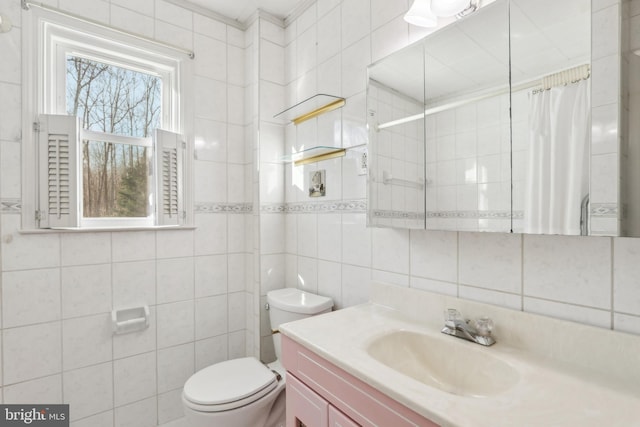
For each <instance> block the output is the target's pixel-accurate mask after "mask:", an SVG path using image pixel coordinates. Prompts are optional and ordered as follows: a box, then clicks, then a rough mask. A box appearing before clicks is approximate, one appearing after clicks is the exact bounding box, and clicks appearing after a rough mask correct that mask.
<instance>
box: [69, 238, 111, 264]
mask: <svg viewBox="0 0 640 427" xmlns="http://www.w3.org/2000/svg"><path fill="white" fill-rule="evenodd" d="M60 246H61V249H62V250H61V263H62V265H63V266H68V265H85V264H104V263H108V262H111V233H79V234H69V233H66V234H65V233H62V234H61V235H60Z"/></svg>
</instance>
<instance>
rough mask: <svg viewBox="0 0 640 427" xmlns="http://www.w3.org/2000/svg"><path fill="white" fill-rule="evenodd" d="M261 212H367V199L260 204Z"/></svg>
mask: <svg viewBox="0 0 640 427" xmlns="http://www.w3.org/2000/svg"><path fill="white" fill-rule="evenodd" d="M260 212H261V213H286V214H305V213H316V214H318V213H340V212H344V213H366V212H367V200H366V199H355V200H331V201H326V202H325V201H322V202H294V203H272V204H264V205H261V206H260Z"/></svg>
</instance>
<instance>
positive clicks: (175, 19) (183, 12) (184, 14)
mask: <svg viewBox="0 0 640 427" xmlns="http://www.w3.org/2000/svg"><path fill="white" fill-rule="evenodd" d="M155 12H156V19H160V20H162V21H165V22H171V23H173V24H175V25H179V26H180V27H183V28H185V29H187V30H191V29H193V15H194V14H193V12H191V11H189V10H188V9H185V8H182V7H179V6H176V5H173V4H171V3H168V2H166V1H163V0H156V7H155Z"/></svg>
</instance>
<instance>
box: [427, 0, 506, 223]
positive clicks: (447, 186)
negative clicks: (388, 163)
mask: <svg viewBox="0 0 640 427" xmlns="http://www.w3.org/2000/svg"><path fill="white" fill-rule="evenodd" d="M424 48H425V96H426V112H425V114H426V119H425V120H426V183H427V185H426V191H425V199H426V217H427V218H426V228H427V229H432V230H465V231H501V232H509V231H510V230H511V175H510V174H511V170H510V150H511V147H510V126H509V8H508V1H506V0H503V1H496V2H494V3H493V4H491V5H489V6H486V7H484V8H482V9H480V10H479V11H478V12H476V13H475V14H473V15H471V16H470V17H468V18H466V19H463V20H460V21H458V22H456V23H454V24H451V25H449V26H447V27H445V28H444V29H442V30H440V31H438V32H437V33H435V34H433V35H432V36H431V37H427V38H426V39H425V40H424Z"/></svg>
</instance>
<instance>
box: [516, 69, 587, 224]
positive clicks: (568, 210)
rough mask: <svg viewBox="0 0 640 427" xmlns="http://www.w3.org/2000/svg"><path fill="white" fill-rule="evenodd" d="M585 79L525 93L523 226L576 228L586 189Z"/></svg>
mask: <svg viewBox="0 0 640 427" xmlns="http://www.w3.org/2000/svg"><path fill="white" fill-rule="evenodd" d="M589 105H590V103H589V82H588V81H586V80H581V81H579V82H577V83H573V84H569V85H566V86H561V87H554V88H551V89H550V90H545V91H543V92H539V93H536V94H529V164H528V170H527V177H526V183H525V188H526V190H525V203H524V205H525V206H524V232H525V233H543V234H575V235H579V234H580V215H581V205H582V201H583V199H584V198H585V196H587V195H588V194H589V145H590V132H589V128H590V122H591V120H590V110H589V108H590V107H589Z"/></svg>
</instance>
